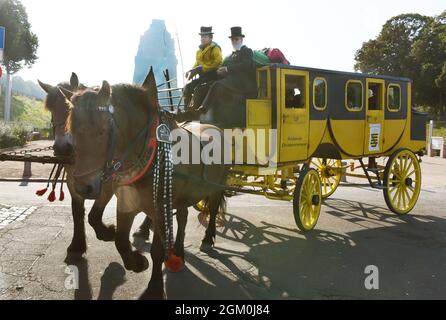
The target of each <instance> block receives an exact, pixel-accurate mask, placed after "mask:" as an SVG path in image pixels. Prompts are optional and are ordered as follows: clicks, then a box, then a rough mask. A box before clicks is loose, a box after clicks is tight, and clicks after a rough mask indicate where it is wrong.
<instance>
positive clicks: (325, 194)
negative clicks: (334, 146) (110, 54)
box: [310, 158, 342, 199]
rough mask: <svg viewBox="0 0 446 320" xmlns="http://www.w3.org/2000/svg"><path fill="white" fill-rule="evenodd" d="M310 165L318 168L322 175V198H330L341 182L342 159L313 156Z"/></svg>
mask: <svg viewBox="0 0 446 320" xmlns="http://www.w3.org/2000/svg"><path fill="white" fill-rule="evenodd" d="M310 166H311V168H314V169H316V170H317V172H318V173H319V176H320V177H321V186H322V198H323V199H327V198H329V197H330V196H331V195H332V194H333V193H334V192H335V191H336V189H337V188H338V186H339V183H340V182H341V175H342V172H341V171H342V162H341V160H335V159H321V158H313V159H311V164H310Z"/></svg>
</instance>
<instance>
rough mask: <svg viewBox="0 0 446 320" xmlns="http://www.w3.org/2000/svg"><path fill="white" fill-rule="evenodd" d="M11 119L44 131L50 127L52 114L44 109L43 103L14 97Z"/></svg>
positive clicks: (0, 107) (1, 105) (0, 110)
mask: <svg viewBox="0 0 446 320" xmlns="http://www.w3.org/2000/svg"><path fill="white" fill-rule="evenodd" d="M3 110H4V99H0V115H3V112H4V111H3ZM11 111H12V114H11V119H12V121H13V122H18V123H23V124H25V125H27V126H30V127H32V128H34V130H37V131H42V130H45V129H47V128H48V127H50V122H51V114H50V112H48V111H46V110H45V109H44V107H43V101H41V100H36V99H34V98H29V97H25V96H15V95H13V96H12V100H11Z"/></svg>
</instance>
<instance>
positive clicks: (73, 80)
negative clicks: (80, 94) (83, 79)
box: [70, 72, 79, 89]
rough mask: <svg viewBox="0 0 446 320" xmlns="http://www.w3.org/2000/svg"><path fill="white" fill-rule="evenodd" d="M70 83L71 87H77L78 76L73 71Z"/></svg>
mask: <svg viewBox="0 0 446 320" xmlns="http://www.w3.org/2000/svg"><path fill="white" fill-rule="evenodd" d="M70 85H71V87H72V88H73V89H75V88H77V87H79V78H78V77H77V74H75V73H74V72H73V73H71V78H70Z"/></svg>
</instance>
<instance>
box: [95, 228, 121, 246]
mask: <svg viewBox="0 0 446 320" xmlns="http://www.w3.org/2000/svg"><path fill="white" fill-rule="evenodd" d="M115 236H116V228H115V226H114V225H110V226H104V229H103V231H101V232H98V233H96V237H97V238H98V240H101V241H104V242H112V241H115Z"/></svg>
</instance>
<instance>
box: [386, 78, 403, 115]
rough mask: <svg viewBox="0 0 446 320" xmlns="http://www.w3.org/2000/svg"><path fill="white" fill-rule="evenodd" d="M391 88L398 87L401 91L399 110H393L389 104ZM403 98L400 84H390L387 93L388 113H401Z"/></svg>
mask: <svg viewBox="0 0 446 320" xmlns="http://www.w3.org/2000/svg"><path fill="white" fill-rule="evenodd" d="M390 87H397V88H398V89H399V90H400V99H399V100H400V105H399V108H398V109H391V108H390V103H389V89H390ZM402 97H403V94H402V91H401V86H400V85H399V84H398V83H389V84H388V85H387V91H386V100H387V101H386V108H387V111H389V112H400V111H401V107H402V101H401V100H402Z"/></svg>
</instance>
